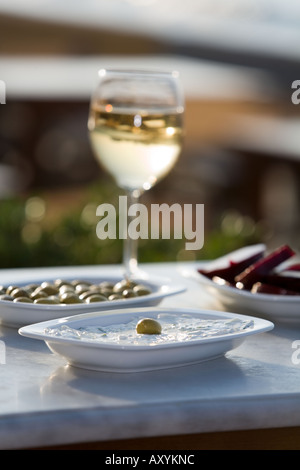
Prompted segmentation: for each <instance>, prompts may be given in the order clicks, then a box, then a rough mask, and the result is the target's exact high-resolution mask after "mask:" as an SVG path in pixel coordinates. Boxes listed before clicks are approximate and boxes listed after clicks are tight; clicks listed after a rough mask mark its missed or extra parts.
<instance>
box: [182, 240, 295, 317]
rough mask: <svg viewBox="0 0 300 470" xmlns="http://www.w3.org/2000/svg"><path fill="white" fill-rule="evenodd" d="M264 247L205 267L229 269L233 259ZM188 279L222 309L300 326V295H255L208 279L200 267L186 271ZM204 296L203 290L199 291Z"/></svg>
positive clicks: (234, 253)
mask: <svg viewBox="0 0 300 470" xmlns="http://www.w3.org/2000/svg"><path fill="white" fill-rule="evenodd" d="M261 246H264V245H256V246H250V247H245V248H242V249H240V250H237V251H236V252H233V253H229V254H228V255H226V256H223V257H222V258H220V259H217V260H214V261H212V262H210V263H207V264H205V266H201V268H203V269H204V268H205V269H207V270H209V269H214V268H216V267H220V266H221V267H222V266H226V263H228V261H229V260H230V259H234V258H235V259H243V258H244V257H247V256H249V255H250V254H251V253H253V252H255V250H256V249H257V247H261ZM183 274H184V276H187V277H190V278H193V279H195V280H196V281H197V282H198V283H199V286H200V287H203V289H204V290H205V292H206V293H207V294H208V295H209V296H210V298H211V299H212V301H213V303H215V305H217V304H218V307H219V308H222V309H225V310H229V311H234V312H237V313H245V314H247V315H255V316H258V317H261V318H267V319H269V320H271V321H274V322H281V323H282V322H284V323H300V295H278V294H277V295H273V294H263V293H251V292H249V291H246V290H240V289H237V288H236V287H230V286H226V285H219V284H217V283H216V282H214V281H212V280H211V279H209V278H208V277H206V276H204V275H202V274H200V273H199V272H198V271H197V268H195V269H193V270H191V269H188V270H187V269H186V270H184V272H183ZM199 295H201V290H199Z"/></svg>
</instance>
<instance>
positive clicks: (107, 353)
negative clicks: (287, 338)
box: [19, 307, 274, 372]
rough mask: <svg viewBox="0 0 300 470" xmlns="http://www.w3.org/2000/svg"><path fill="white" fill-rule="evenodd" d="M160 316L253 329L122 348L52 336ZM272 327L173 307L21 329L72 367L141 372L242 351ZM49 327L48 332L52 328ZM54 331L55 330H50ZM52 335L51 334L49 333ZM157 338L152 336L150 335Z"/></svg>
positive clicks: (88, 316)
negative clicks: (241, 324)
mask: <svg viewBox="0 0 300 470" xmlns="http://www.w3.org/2000/svg"><path fill="white" fill-rule="evenodd" d="M161 315H169V316H170V315H171V316H175V317H176V316H177V317H178V316H179V315H189V316H191V320H193V318H195V319H198V320H199V319H202V320H209V321H211V322H213V321H216V320H220V321H221V322H222V321H226V320H240V321H242V322H247V323H248V322H250V323H251V327H247V328H245V329H243V330H241V329H240V330H239V331H234V332H227V331H226V332H225V333H224V330H223V331H222V330H220V333H218V331H217V330H215V331H216V333H215V335H214V336H210V337H206V338H205V337H202V338H200V339H193V340H190V339H189V340H185V341H180V340H176V341H169V340H168V341H165V342H164V341H163V342H162V343H160V344H155V345H147V344H146V345H145V344H143V345H139V344H138V345H137V344H134V343H133V342H131V343H129V344H121V343H120V344H118V343H109V342H105V341H104V342H103V341H102V340H101V339H97V340H89V339H84V338H83V337H81V338H78V337H66V336H63V335H61V334H59V335H58V336H54V335H53V329H56V330H57V329H59V330H61V327H62V326H64V327H70V328H72V329H75V330H77V331H78V330H80V329H83V328H87V327H97V328H104V329H105V327H106V326H108V325H110V326H111V325H118V328H119V325H121V324H124V323H128V322H138V320H139V319H141V318H154V319H156V320H157V319H159V318H160V316H161ZM273 327H274V325H273V324H272V323H271V322H269V321H267V320H263V319H258V318H253V317H246V316H245V315H237V314H233V313H225V312H215V311H209V310H193V309H186V310H182V309H173V308H169V309H167V308H159V307H156V308H150V307H149V308H136V309H130V311H128V310H122V311H121V310H114V311H110V312H94V313H87V314H82V315H77V316H76V317H74V316H73V317H67V318H62V319H57V320H52V321H47V322H42V323H38V324H33V325H28V326H25V327H23V328H21V329H20V330H19V333H20V334H21V335H23V336H27V337H30V338H35V339H39V340H43V341H45V343H46V344H47V346H48V347H49V349H50V350H51V351H52V352H54V353H56V354H58V355H60V356H62V357H63V358H64V359H65V360H66V361H67V363H68V364H69V365H72V366H77V367H81V368H86V369H92V370H99V371H106V372H140V371H148V370H155V369H166V368H171V367H178V366H183V365H187V364H193V363H198V362H202V361H206V360H209V359H214V358H216V357H219V356H223V355H224V354H225V353H226V352H227V351H230V350H231V349H234V348H236V347H238V346H239V345H240V344H241V343H242V342H243V341H244V340H245V339H246V338H247V336H249V335H253V334H257V333H262V332H266V331H269V330H271V329H272V328H273ZM49 328H50V330H49ZM51 329H52V330H51ZM49 331H50V332H49ZM147 336H153V335H147Z"/></svg>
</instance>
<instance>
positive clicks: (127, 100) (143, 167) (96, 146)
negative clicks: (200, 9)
mask: <svg viewBox="0 0 300 470" xmlns="http://www.w3.org/2000/svg"><path fill="white" fill-rule="evenodd" d="M183 114H184V103H183V96H182V93H181V89H180V86H179V83H178V74H177V73H175V72H173V73H162V72H159V73H156V72H146V71H145V72H137V71H126V70H119V71H116V70H101V71H100V72H99V82H98V86H97V88H96V90H95V92H94V94H93V96H92V99H91V105H90V114H89V121H88V129H89V133H90V139H91V144H92V148H93V151H94V154H95V157H96V158H97V160H98V161H99V163H100V164H101V165H102V166H103V167H104V168H105V170H106V171H107V172H109V173H110V174H111V175H112V176H113V177H114V179H115V181H116V183H117V184H118V186H119V187H120V188H123V189H124V190H125V191H126V194H127V196H128V206H130V205H131V204H133V203H136V202H138V200H139V197H140V195H141V194H142V193H143V192H144V191H147V190H149V189H150V188H151V187H152V186H153V185H155V184H156V183H157V182H158V181H159V180H161V179H162V178H163V177H164V176H166V175H167V174H168V173H169V172H170V170H171V169H172V168H173V166H174V165H175V163H176V161H177V159H178V157H179V155H180V152H181V148H182V134H183ZM126 233H127V232H126ZM123 264H124V268H125V276H126V277H127V278H130V277H131V276H132V275H136V274H137V264H138V262H137V241H136V240H132V239H130V237H129V236H128V234H127V236H126V237H125V241H124V254H123Z"/></svg>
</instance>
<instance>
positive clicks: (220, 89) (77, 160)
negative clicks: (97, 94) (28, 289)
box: [0, 0, 300, 268]
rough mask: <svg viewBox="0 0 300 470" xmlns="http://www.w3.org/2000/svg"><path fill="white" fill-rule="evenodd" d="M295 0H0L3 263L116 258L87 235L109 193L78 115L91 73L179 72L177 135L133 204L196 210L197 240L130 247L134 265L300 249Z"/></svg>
mask: <svg viewBox="0 0 300 470" xmlns="http://www.w3.org/2000/svg"><path fill="white" fill-rule="evenodd" d="M299 44H300V3H299V1H298V0H286V1H285V2H282V1H279V0H227V1H226V2H224V1H222V0H185V1H184V2H181V1H178V0H159V1H158V0H110V1H109V2H108V1H106V0H85V2H79V1H78V0H72V1H71V0H65V1H64V2H59V1H58V0H27V1H26V2H25V1H24V0H0V80H3V81H4V82H5V84H6V104H2V105H0V199H1V201H0V268H1V267H2V268H7V267H24V266H51V265H76V264H101V263H119V262H121V251H122V244H121V242H120V241H118V240H116V241H113V240H107V241H100V240H98V239H97V237H96V224H97V218H96V207H97V206H98V205H99V204H101V203H102V202H110V203H115V204H116V205H117V203H118V196H119V195H120V194H121V192H120V190H119V188H118V187H117V186H116V185H115V183H114V182H113V181H112V180H111V179H110V177H109V176H108V175H107V174H106V173H104V172H103V171H102V170H101V169H100V168H99V167H98V165H97V163H96V162H95V160H94V157H93V155H92V152H91V148H90V145H89V140H88V134H87V117H88V110H89V100H90V95H91V92H92V91H93V88H94V86H95V84H96V80H97V71H98V69H100V68H102V67H132V68H143V69H158V70H160V69H161V70H163V69H164V70H173V69H176V70H178V71H179V73H180V76H181V82H182V87H183V91H184V94H185V99H186V117H185V125H186V138H185V144H184V149H183V152H182V155H181V157H180V160H179V161H178V163H177V165H176V167H175V168H174V170H173V171H172V172H171V173H170V174H169V175H168V176H167V178H165V179H164V180H162V181H161V182H160V183H159V184H158V185H157V186H156V187H154V188H153V189H152V190H151V191H149V192H147V193H146V194H144V196H143V198H142V200H141V202H143V203H144V204H147V205H150V204H151V203H153V202H156V203H162V202H167V203H169V204H172V203H175V202H179V203H182V204H184V203H192V204H196V203H198V204H205V242H204V247H203V249H202V250H200V251H198V252H191V251H186V250H185V249H184V244H185V240H172V239H171V240H170V241H169V240H147V241H143V242H142V243H140V253H139V257H140V260H141V261H144V262H149V261H150V262H151V261H176V260H193V259H197V260H198V259H199V260H200V259H209V258H215V257H217V256H219V255H222V254H224V253H225V252H228V251H230V250H232V249H235V248H238V247H239V246H243V245H246V244H250V243H256V242H261V241H263V242H265V243H266V244H267V245H268V247H269V248H270V249H272V248H275V247H277V246H278V245H279V244H281V243H288V244H290V245H291V246H292V247H293V248H294V249H296V250H299V249H300V241H299V227H300V215H299V203H300V198H299V180H300V105H295V104H293V103H292V100H291V96H292V92H293V90H292V82H293V81H295V80H300V48H299Z"/></svg>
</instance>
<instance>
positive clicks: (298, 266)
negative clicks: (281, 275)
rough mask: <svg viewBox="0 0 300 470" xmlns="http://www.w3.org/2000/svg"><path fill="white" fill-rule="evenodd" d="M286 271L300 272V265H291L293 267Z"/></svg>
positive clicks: (288, 267) (287, 268) (285, 269)
mask: <svg viewBox="0 0 300 470" xmlns="http://www.w3.org/2000/svg"><path fill="white" fill-rule="evenodd" d="M284 271H300V263H297V264H291V266H287V267H286V268H284Z"/></svg>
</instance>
